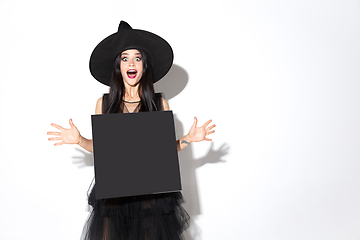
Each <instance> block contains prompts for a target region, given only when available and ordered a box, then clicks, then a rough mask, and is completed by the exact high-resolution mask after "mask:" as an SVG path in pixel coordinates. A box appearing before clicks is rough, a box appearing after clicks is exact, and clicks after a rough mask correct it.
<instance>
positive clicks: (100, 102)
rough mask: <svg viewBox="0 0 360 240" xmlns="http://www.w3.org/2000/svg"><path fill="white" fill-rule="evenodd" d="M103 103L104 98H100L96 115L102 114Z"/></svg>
mask: <svg viewBox="0 0 360 240" xmlns="http://www.w3.org/2000/svg"><path fill="white" fill-rule="evenodd" d="M102 101H103V97H100V98H99V99H98V100H97V102H96V107H95V114H102Z"/></svg>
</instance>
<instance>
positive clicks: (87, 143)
mask: <svg viewBox="0 0 360 240" xmlns="http://www.w3.org/2000/svg"><path fill="white" fill-rule="evenodd" d="M101 105H102V97H101V98H99V100H98V101H97V103H96V108H95V114H101V112H102V109H101ZM69 125H70V129H66V128H63V127H61V126H59V125H57V124H55V123H52V124H51V126H53V127H55V128H57V129H58V130H59V132H48V133H47V134H48V135H53V136H56V137H51V138H49V139H48V140H49V141H59V140H60V142H56V143H55V144H54V146H60V145H63V144H78V145H79V146H80V147H82V148H84V149H85V150H87V151H89V152H91V153H92V152H93V143H92V139H86V138H84V137H83V136H81V134H80V132H79V130H78V129H77V127H76V126H75V125H74V123H73V121H72V119H70V120H69Z"/></svg>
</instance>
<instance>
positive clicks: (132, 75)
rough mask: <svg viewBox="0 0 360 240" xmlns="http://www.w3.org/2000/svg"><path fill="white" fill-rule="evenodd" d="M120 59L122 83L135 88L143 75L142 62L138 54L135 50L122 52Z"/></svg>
mask: <svg viewBox="0 0 360 240" xmlns="http://www.w3.org/2000/svg"><path fill="white" fill-rule="evenodd" d="M120 59H121V60H120V71H121V75H122V77H123V80H124V83H127V84H128V85H130V86H136V84H137V83H138V82H139V81H140V79H141V77H142V73H143V62H142V57H141V54H140V52H139V51H138V50H136V49H129V50H126V51H123V52H122V53H121V55H120Z"/></svg>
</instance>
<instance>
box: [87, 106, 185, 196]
mask: <svg viewBox="0 0 360 240" xmlns="http://www.w3.org/2000/svg"><path fill="white" fill-rule="evenodd" d="M91 120H92V134H93V151H94V164H95V183H96V184H95V193H96V198H97V199H105V198H115V197H125V196H135V195H144V194H154V193H161V192H173V191H179V190H181V179H180V169H179V161H178V154H177V147H176V138H175V127H174V117H173V114H172V111H162V112H139V113H119V114H101V115H92V116H91Z"/></svg>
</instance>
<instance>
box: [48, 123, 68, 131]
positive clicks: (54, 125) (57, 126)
mask: <svg viewBox="0 0 360 240" xmlns="http://www.w3.org/2000/svg"><path fill="white" fill-rule="evenodd" d="M51 126H53V127H56V128H57V129H59V130H65V128H63V127H61V126H59V125H57V124H55V123H52V124H51Z"/></svg>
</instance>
